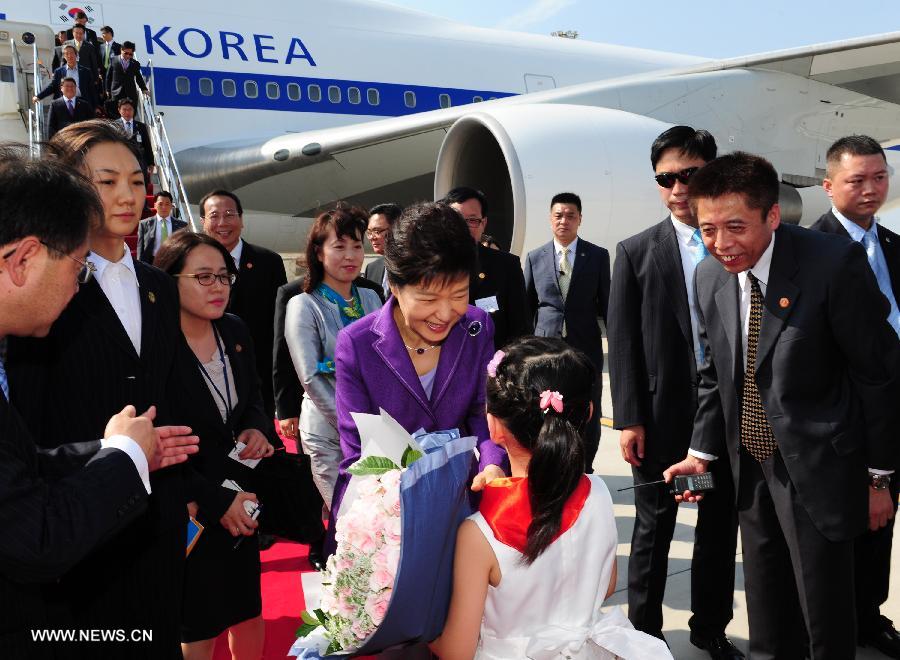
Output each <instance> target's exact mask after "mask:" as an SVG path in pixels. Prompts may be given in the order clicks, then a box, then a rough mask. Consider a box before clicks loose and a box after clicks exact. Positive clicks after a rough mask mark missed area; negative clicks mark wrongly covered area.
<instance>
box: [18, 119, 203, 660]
mask: <svg viewBox="0 0 900 660" xmlns="http://www.w3.org/2000/svg"><path fill="white" fill-rule="evenodd" d="M46 152H47V156H46V157H47V158H54V159H56V160H58V161H61V162H62V163H64V164H65V165H66V166H68V167H70V168H71V169H72V170H75V171H79V172H81V173H82V174H84V175H85V176H86V177H87V178H88V179H89V180H90V181H91V183H92V184H93V186H94V188H95V189H96V191H97V193H98V196H99V197H100V201H101V203H102V206H103V212H104V216H103V222H102V224H98V225H97V226H96V227H93V228H92V229H91V233H90V248H91V252H90V254H89V255H88V256H87V260H86V261H87V262H89V263H90V266H88V267H87V268H83V269H82V274H81V280H82V283H81V285H80V287H79V290H78V292H77V293H76V294H75V296H74V297H73V298H72V300H71V302H70V303H69V305H68V307H66V309H65V310H64V311H63V313H62V314H61V315H60V316H59V318H58V319H57V320H56V322H55V323H54V324H53V326H52V327H51V328H50V331H49V333H48V334H47V336H46V337H44V338H41V339H29V340H24V341H16V342H10V345H9V352H8V360H7V367H8V372H9V382H10V391H11V396H12V399H13V405H15V407H16V408H17V410H18V411H19V413H20V414H21V415H22V416H23V417H24V419H25V420H26V423H27V424H28V426H29V428H31V429H32V430H34V431H35V432H36V435H37V437H36V440H37V442H38V444H39V445H41V446H44V447H48V448H54V447H58V446H59V445H60V443H61V442H64V441H65V440H64V439H65V438H72V437H77V438H99V437H103V431H104V428H105V427H106V423H107V421H108V420H109V418H110V416H111V415H113V414H115V413H116V412H118V411H120V410H122V409H123V408H124V407H125V406H126V405H133V406H135V408H136V409H137V412H138V413H142V412H144V411H145V410H148V409H149V408H150V407H151V406H155V408H156V419H155V423H156V424H169V423H175V422H176V420H175V419H174V418H173V417H172V415H171V413H172V408H171V406H170V394H169V392H170V390H171V388H172V382H173V374H174V365H175V359H176V354H177V346H178V344H179V342H180V341H181V331H180V328H179V323H178V296H177V293H176V290H175V284H174V281H173V280H172V279H171V278H170V277H168V276H167V275H166V274H165V273H162V272H160V271H159V270H157V269H156V268H153V267H152V266H150V265H148V264H144V263H142V262H139V261H137V260H134V259H132V256H131V252H130V251H129V249H128V246H127V245H126V244H125V237H127V236H129V235H131V234H133V233H134V232H135V229H136V227H137V224H138V221H139V220H140V217H141V211H142V209H143V207H144V201H145V188H144V172H143V170H142V168H141V164H140V160H139V158H138V155H137V153H136V152H135V149H134V145H133V143H131V142H130V141H129V140H128V138H127V136H126V135H125V134H124V133H123V132H122V131H121V130H119V129H118V128H116V126H114V125H113V124H111V123H110V122H106V121H103V120H90V121H84V122H79V123H77V124H72V125H71V126H67V127H66V128H64V129H62V130H60V131H59V132H58V133H56V135H54V136H53V139H52V140H51V141H50V143H49V145H48V148H47V150H46ZM89 270H90V271H93V275H92V276H91V277H90V279H88V275H87V273H88V271H89ZM48 405H52V410H53V412H52V414H48V408H47V406H48ZM187 474H188V470H187V468H186V466H176V467H173V468H168V469H166V470H160V471H158V472H155V473H153V474H152V475H151V477H150V485H151V491H152V492H151V495H150V499H149V505H148V507H147V511H146V512H145V513H144V514H143V515H141V516H140V517H139V518H138V519H137V520H136V521H135V522H134V523H133V524H132V525H130V526H129V527H128V528H127V529H126V530H124V531H123V532H122V533H121V534H119V535H117V536H115V537H114V538H111V539H110V540H109V542H107V543H105V544H104V545H103V546H102V547H101V548H98V549H97V550H96V551H94V552H93V553H92V554H91V555H90V556H89V557H88V558H86V559H85V560H84V561H82V562H81V563H79V564H78V565H77V566H76V567H74V568H73V570H71V571H70V572H69V573H68V574H67V575H66V576H65V577H64V578H63V579H62V580H61V581H60V582H59V583H58V584H54V585H52V586H50V587H48V589H51V590H52V591H53V600H54V601H55V603H56V604H57V605H58V609H59V610H60V611H65V612H66V613H67V615H68V616H69V617H70V627H72V628H80V629H100V628H102V629H116V628H120V629H124V630H133V629H137V630H153V633H154V634H153V640H152V642H147V643H144V644H134V645H130V646H129V648H128V650H127V651H125V652H120V650H119V649H118V648H116V650H115V651H112V650H111V649H105V648H103V647H102V645H98V646H97V648H94V647H91V648H90V649H89V650H88V649H87V648H86V649H85V652H86V653H87V655H94V656H102V655H108V654H109V653H112V654H113V655H116V656H117V657H123V658H154V659H155V658H179V657H181V647H180V642H181V640H180V636H179V634H178V629H179V625H180V614H181V612H180V607H179V604H180V603H181V599H182V580H183V575H182V572H183V569H184V553H185V529H186V526H187V523H188V515H187V507H186V504H187V502H188V501H189V497H190V493H189V490H188V481H187V479H186V475H187Z"/></svg>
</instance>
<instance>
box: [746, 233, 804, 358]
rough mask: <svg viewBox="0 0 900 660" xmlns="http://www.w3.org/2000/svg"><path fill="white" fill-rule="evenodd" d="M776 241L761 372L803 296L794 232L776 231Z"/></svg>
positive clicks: (763, 323)
mask: <svg viewBox="0 0 900 660" xmlns="http://www.w3.org/2000/svg"><path fill="white" fill-rule="evenodd" d="M774 240H775V246H774V247H773V248H772V265H771V266H770V267H769V281H768V282H767V283H766V297H765V300H764V301H763V315H762V321H761V325H760V328H759V343H758V344H757V348H756V371H759V365H761V364H762V363H763V361H764V360H765V359H766V357H767V356H768V354H769V353H770V352H771V351H772V348H773V347H774V346H775V342H776V341H777V339H778V335H779V334H781V330H782V328H784V324H785V321H787V319H788V317H789V316H790V315H791V312H792V311H793V310H794V307H796V304H797V298H799V297H800V289H799V288H798V287H797V285H796V284H794V283H793V281H792V279H793V277H794V275H795V274H796V272H797V260H796V258H795V256H794V246H793V243H792V242H791V237H790V234H788V233H787V232H786V231H776V232H775V237H774Z"/></svg>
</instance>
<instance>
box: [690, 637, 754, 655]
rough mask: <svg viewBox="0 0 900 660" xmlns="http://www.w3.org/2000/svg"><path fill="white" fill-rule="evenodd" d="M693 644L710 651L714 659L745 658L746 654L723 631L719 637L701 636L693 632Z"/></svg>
mask: <svg viewBox="0 0 900 660" xmlns="http://www.w3.org/2000/svg"><path fill="white" fill-rule="evenodd" d="M691 644H693V645H694V646H696V647H697V648H700V649H703V650H704V651H706V652H707V653H709V657H710V658H712V659H713V660H743V658H744V654H743V653H742V652H741V651H740V650H739V649H738V648H737V647H736V646H735V645H734V644H732V643H731V640H730V639H728V637H727V636H726V635H725V634H724V633H723V634H722V635H719V636H718V637H701V636H700V635H698V634H696V633H693V632H692V633H691Z"/></svg>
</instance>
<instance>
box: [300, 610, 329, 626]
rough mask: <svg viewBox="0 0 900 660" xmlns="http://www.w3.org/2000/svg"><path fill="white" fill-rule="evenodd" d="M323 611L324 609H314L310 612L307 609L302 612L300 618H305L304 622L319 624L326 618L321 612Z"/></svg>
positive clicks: (312, 624)
mask: <svg viewBox="0 0 900 660" xmlns="http://www.w3.org/2000/svg"><path fill="white" fill-rule="evenodd" d="M321 611H322V610H317V611H316V610H314V611H313V612H308V611H307V610H303V611H302V612H301V613H300V618H301V619H302V620H303V623H308V624H310V625H311V626H318V625H321V624H322V622H323V621H324V620H325V618H324V617H323V616H321V615H320V614H319V612H321Z"/></svg>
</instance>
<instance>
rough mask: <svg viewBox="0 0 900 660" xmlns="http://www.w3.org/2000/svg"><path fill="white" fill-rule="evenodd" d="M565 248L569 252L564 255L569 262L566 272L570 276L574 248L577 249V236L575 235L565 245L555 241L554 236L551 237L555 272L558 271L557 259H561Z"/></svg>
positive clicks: (573, 262)
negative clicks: (554, 256)
mask: <svg viewBox="0 0 900 660" xmlns="http://www.w3.org/2000/svg"><path fill="white" fill-rule="evenodd" d="M566 248H568V249H569V253H568V254H567V255H566V261H567V262H568V264H569V269H568V273H569V276H570V277H571V275H572V269H573V268H575V250H577V249H578V237H577V236H576V237H575V240H573V241H572V242H571V243H569V244H568V245H567V246H565V247H563V245H562V243H560V242H559V241H557V240H556V239H555V238H554V239H553V249H554V254H555V255H556V271H557V272H559V261H560V259H562V254H563V250H565V249H566Z"/></svg>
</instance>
